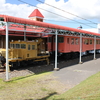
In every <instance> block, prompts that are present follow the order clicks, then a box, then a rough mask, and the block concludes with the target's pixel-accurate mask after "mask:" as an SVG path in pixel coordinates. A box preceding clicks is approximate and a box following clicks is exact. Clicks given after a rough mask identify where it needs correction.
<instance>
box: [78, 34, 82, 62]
mask: <svg viewBox="0 0 100 100" xmlns="http://www.w3.org/2000/svg"><path fill="white" fill-rule="evenodd" d="M81 53H82V34H81V33H80V58H79V64H82V58H81V57H82V54H81Z"/></svg>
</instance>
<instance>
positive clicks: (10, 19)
mask: <svg viewBox="0 0 100 100" xmlns="http://www.w3.org/2000/svg"><path fill="white" fill-rule="evenodd" d="M0 21H4V22H13V23H19V24H23V25H33V26H38V27H44V28H51V29H57V30H60V31H63V32H64V31H70V32H72V33H73V32H77V33H83V34H87V35H92V36H100V34H98V33H95V32H89V31H85V30H80V29H75V28H70V27H65V26H60V25H56V24H50V23H45V22H39V21H34V20H30V19H24V18H18V17H13V16H8V15H0Z"/></svg>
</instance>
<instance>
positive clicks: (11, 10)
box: [0, 0, 100, 20]
mask: <svg viewBox="0 0 100 100" xmlns="http://www.w3.org/2000/svg"><path fill="white" fill-rule="evenodd" d="M41 1H42V0H41ZM45 3H48V4H50V5H52V6H56V7H58V8H60V9H63V10H65V11H67V12H70V13H73V14H76V15H78V16H81V17H83V18H88V19H92V18H95V19H98V20H99V19H100V14H99V13H100V0H68V1H67V2H65V1H64V0H59V1H56V0H45ZM37 6H38V7H41V8H43V9H46V10H48V11H51V12H53V13H57V14H59V15H62V16H65V17H68V18H72V19H74V18H76V17H75V16H72V15H70V14H68V13H65V12H63V11H60V10H57V9H55V8H52V7H50V6H47V5H45V4H41V3H39V4H37ZM34 9H35V8H34V7H32V6H29V5H27V4H19V5H17V4H10V3H6V2H5V0H0V14H7V15H11V16H16V17H22V18H28V16H29V14H30V13H31V12H32V11H33V10H34ZM40 11H41V12H42V14H43V15H44V17H45V18H48V19H55V20H56V19H58V20H65V19H64V18H63V17H59V16H57V15H54V14H51V13H49V12H46V11H44V10H41V9H40Z"/></svg>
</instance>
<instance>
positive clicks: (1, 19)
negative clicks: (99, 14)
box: [0, 15, 100, 80]
mask: <svg viewBox="0 0 100 100" xmlns="http://www.w3.org/2000/svg"><path fill="white" fill-rule="evenodd" d="M0 23H2V24H3V25H4V26H5V27H6V28H5V29H6V80H8V79H9V75H8V68H9V67H8V66H9V62H8V40H9V37H8V35H10V33H9V31H14V30H16V31H22V32H23V31H25V32H27V34H24V36H25V35H26V36H28V35H30V34H31V35H32V34H34V33H35V30H42V31H38V32H36V34H44V35H49V34H53V35H55V37H56V45H55V68H54V69H55V70H57V69H58V68H57V35H77V36H79V37H80V59H79V62H80V63H81V52H82V37H85V36H89V37H92V38H94V59H95V49H96V38H100V34H98V33H94V32H89V31H84V30H80V29H75V28H70V27H65V26H60V25H55V24H50V23H45V22H39V21H33V20H29V19H24V18H18V17H13V16H7V15H0ZM10 26H12V27H11V28H10ZM18 26H19V27H22V28H23V30H20V28H18ZM15 27H17V28H16V29H15ZM15 36H16V35H15ZM33 36H34V35H33Z"/></svg>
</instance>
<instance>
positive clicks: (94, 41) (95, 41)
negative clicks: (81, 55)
mask: <svg viewBox="0 0 100 100" xmlns="http://www.w3.org/2000/svg"><path fill="white" fill-rule="evenodd" d="M95 50H96V36H94V60H96V51H95Z"/></svg>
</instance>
